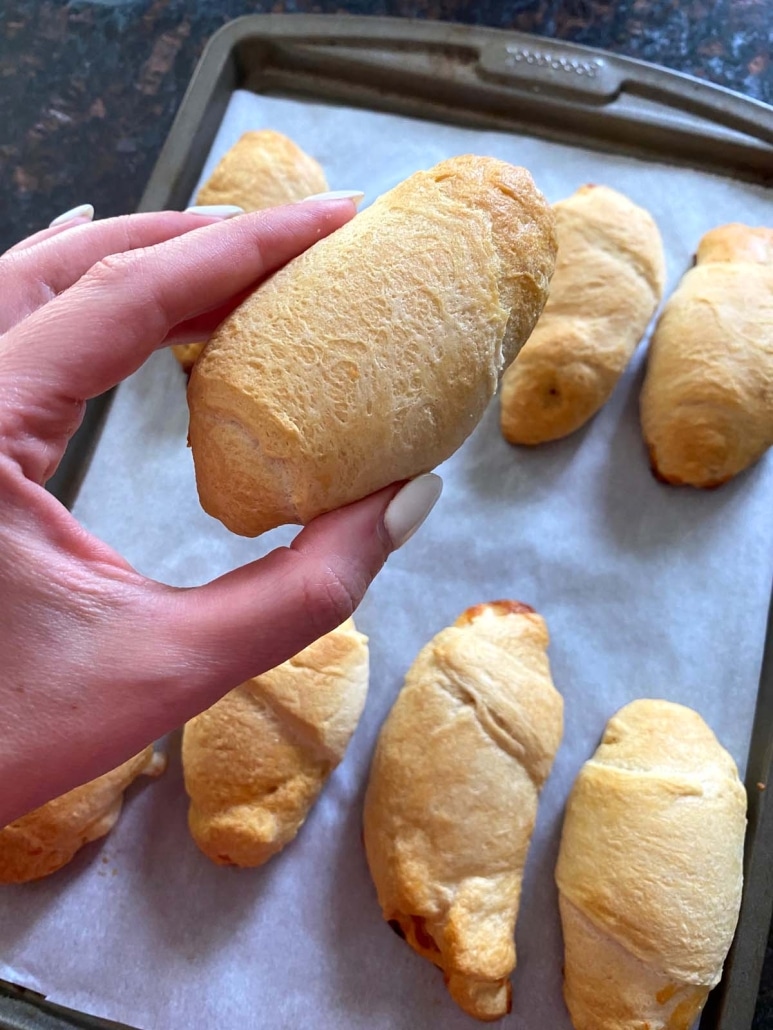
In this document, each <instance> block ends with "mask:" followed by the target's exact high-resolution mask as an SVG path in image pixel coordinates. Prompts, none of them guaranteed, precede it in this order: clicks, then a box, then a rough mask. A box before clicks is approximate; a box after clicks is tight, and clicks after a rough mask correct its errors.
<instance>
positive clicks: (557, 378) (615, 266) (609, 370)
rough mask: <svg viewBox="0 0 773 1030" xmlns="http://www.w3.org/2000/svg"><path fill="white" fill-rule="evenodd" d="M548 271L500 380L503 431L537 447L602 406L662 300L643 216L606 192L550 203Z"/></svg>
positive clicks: (655, 252)
mask: <svg viewBox="0 0 773 1030" xmlns="http://www.w3.org/2000/svg"><path fill="white" fill-rule="evenodd" d="M553 210H554V212H555V215H556V228H557V232H558V259H557V261H556V272H555V275H554V276H553V281H552V283H551V284H550V297H549V299H548V302H547V304H546V305H545V310H544V312H543V313H542V317H541V318H540V320H539V322H538V323H537V327H536V329H535V330H534V332H533V333H532V335H531V337H530V339H529V341H528V343H527V344H526V345H525V346H524V348H523V350H522V351H521V353H520V354H519V355H518V360H517V361H515V362H513V364H512V365H511V366H510V368H509V369H508V370H507V372H506V373H505V376H504V379H503V380H502V398H501V421H502V433H503V434H504V436H505V438H506V439H507V440H509V441H510V443H516V444H538V443H544V442H545V441H546V440H557V439H559V438H560V437H562V436H567V435H568V434H569V433H573V432H574V431H575V430H576V429H579V428H580V426H582V425H584V424H585V423H586V422H587V421H588V419H590V418H591V417H592V416H593V415H595V414H596V412H597V411H599V409H600V408H601V407H602V405H604V404H605V403H606V402H607V401H608V400H609V397H610V395H611V393H612V391H613V389H614V388H615V385H616V383H617V381H618V380H619V379H620V376H621V375H622V374H623V372H624V370H625V368H626V366H627V364H628V362H629V361H630V360H631V357H632V355H633V352H634V351H635V350H636V347H637V345H638V343H639V341H640V340H641V338H642V336H643V335H644V331H645V329H646V328H647V325H648V324H649V322H650V319H651V318H652V316H653V315H654V314H655V310H656V308H657V306H658V304H659V303H660V299H661V297H662V295H663V285H664V282H665V258H664V256H663V243H662V241H661V238H660V233H659V232H658V227H657V225H656V224H655V222H654V220H653V218H652V216H651V215H650V214H649V213H648V212H647V211H645V210H644V209H643V208H641V207H639V206H638V205H636V204H634V203H633V201H631V200H629V199H628V198H627V197H625V196H623V194H622V193H618V192H617V191H616V190H612V189H609V188H608V187H606V186H582V187H581V188H580V189H579V190H577V192H576V193H575V194H573V195H572V196H571V197H569V198H568V199H567V200H562V201H560V202H559V203H557V204H555V205H554V207H553Z"/></svg>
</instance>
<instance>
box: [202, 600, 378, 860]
mask: <svg viewBox="0 0 773 1030" xmlns="http://www.w3.org/2000/svg"><path fill="white" fill-rule="evenodd" d="M367 690H368V645H367V638H366V637H364V636H363V635H362V634H361V633H358V632H357V630H356V629H355V626H354V622H353V621H352V620H351V619H349V620H348V621H347V622H345V623H344V624H343V626H340V627H339V628H338V629H336V630H333V632H332V633H328V634H327V635H326V636H324V637H322V638H320V639H319V640H317V641H316V642H315V643H313V644H311V645H310V646H309V647H307V648H306V649H305V650H303V651H301V652H300V654H297V655H296V656H295V657H294V658H291V659H290V660H289V661H288V662H285V663H284V664H283V665H280V666H278V667H277V668H276V669H272V670H271V671H270V672H266V673H264V674H263V675H262V676H257V677H256V678H255V679H252V680H249V681H248V682H247V683H244V684H242V686H240V687H237V688H236V689H235V690H232V691H231V692H230V693H229V694H226V696H225V697H224V698H222V699H221V700H220V701H218V702H217V704H215V705H213V706H212V708H210V709H208V710H207V711H206V712H203V713H202V714H201V715H197V716H196V718H194V719H192V720H191V721H190V722H189V723H188V724H187V725H186V727H185V730H184V732H183V747H182V760H183V771H184V773H185V789H186V790H187V791H188V794H189V795H190V799H191V804H190V810H189V813H188V824H189V826H190V830H191V834H192V835H193V839H194V840H195V841H196V843H197V844H198V846H199V847H200V848H201V850H202V851H203V852H204V854H205V855H207V856H208V857H209V858H211V859H212V861H213V862H216V863H217V864H218V865H238V866H258V865H262V864H263V862H265V861H267V859H269V858H270V857H271V856H272V855H273V854H275V853H276V852H277V851H281V849H282V848H283V847H284V846H285V844H287V843H289V842H290V841H291V840H292V839H293V838H294V837H295V835H296V834H297V833H298V830H299V829H300V828H301V826H302V825H303V822H304V820H305V819H306V816H307V815H308V814H309V810H310V809H311V806H312V805H313V804H314V802H315V801H316V799H317V796H318V795H319V792H320V790H321V789H322V787H323V785H324V783H325V781H326V780H327V778H328V776H329V775H330V773H331V772H332V771H333V769H335V767H336V766H337V765H338V763H339V762H340V761H341V759H342V758H343V756H344V752H345V751H346V747H347V745H348V743H349V740H350V738H351V736H352V734H353V733H354V731H355V729H356V728H357V723H358V721H359V718H360V715H361V713H362V709H363V705H364V704H365V696H366V694H367Z"/></svg>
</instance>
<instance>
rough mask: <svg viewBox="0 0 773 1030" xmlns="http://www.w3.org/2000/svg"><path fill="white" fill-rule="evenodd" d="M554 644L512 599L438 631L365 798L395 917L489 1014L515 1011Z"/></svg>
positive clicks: (378, 870) (555, 727)
mask: <svg viewBox="0 0 773 1030" xmlns="http://www.w3.org/2000/svg"><path fill="white" fill-rule="evenodd" d="M547 645H548V633H547V629H546V627H545V623H544V622H543V620H542V619H541V618H540V616H539V615H537V614H536V612H534V611H533V609H531V608H529V607H528V606H527V605H523V604H519V603H517V602H513V601H497V602H494V603H492V604H482V605H479V606H477V607H476V608H470V609H469V610H468V611H466V612H465V613H464V614H463V615H462V616H461V617H460V618H459V619H458V620H457V621H456V623H455V624H454V625H453V626H451V627H450V628H448V629H445V630H443V631H442V633H439V634H438V635H437V636H436V637H435V638H434V640H432V641H430V643H429V644H428V645H427V646H426V647H425V648H424V649H423V650H422V651H421V652H420V654H419V656H418V657H417V659H416V661H415V662H414V664H413V666H412V667H411V669H410V670H409V672H408V675H407V676H406V679H405V686H404V687H403V689H402V690H401V692H400V694H399V696H398V698H397V701H396V702H395V705H394V707H393V708H392V711H391V712H390V714H389V717H388V718H387V720H386V722H385V723H384V726H383V728H382V730H381V735H380V737H379V741H378V745H377V747H376V752H375V756H374V758H373V765H372V767H371V771H370V782H369V783H368V789H367V794H366V797H365V849H366V853H367V857H368V864H369V866H370V871H371V874H372V876H373V880H374V883H375V885H376V890H377V892H378V899H379V902H380V904H381V909H382V912H383V914H384V918H385V919H386V920H388V921H389V923H390V925H391V926H392V927H393V929H395V930H396V931H397V932H398V933H399V934H400V936H402V937H404V938H405V939H406V940H407V941H408V943H409V944H410V945H411V947H412V948H413V949H414V950H415V951H417V952H418V953H419V954H420V955H423V956H424V957H425V958H428V959H429V960H430V961H431V962H434V963H435V964H436V965H437V966H439V967H440V968H441V969H442V970H443V973H444V976H445V981H446V985H447V987H448V990H449V991H450V993H451V996H452V997H453V999H454V1000H455V1001H456V1002H457V1004H459V1005H460V1006H461V1007H462V1008H463V1009H464V1010H465V1012H468V1013H469V1014H470V1015H472V1016H475V1017H476V1018H477V1019H482V1020H492V1019H499V1018H500V1017H501V1016H503V1015H504V1014H505V1013H506V1012H509V1011H510V1004H511V987H510V980H509V976H510V973H511V972H512V970H513V969H514V968H515V944H514V941H513V933H514V929H515V920H516V916H517V914H518V904H519V900H520V894H521V881H522V879H523V869H524V865H525V862H526V853H527V851H528V848H529V841H530V839H531V835H532V831H533V829H534V822H535V818H536V815H537V799H538V796H539V792H540V790H541V788H542V785H543V783H544V782H545V780H546V779H547V776H548V774H549V772H550V769H551V766H552V764H553V759H554V757H555V753H556V750H557V749H558V745H559V743H560V741H561V734H562V730H563V702H562V699H561V695H560V694H559V693H558V692H557V691H556V689H555V687H554V686H553V682H552V680H551V678H550V667H549V664H548V659H547V655H546V648H547Z"/></svg>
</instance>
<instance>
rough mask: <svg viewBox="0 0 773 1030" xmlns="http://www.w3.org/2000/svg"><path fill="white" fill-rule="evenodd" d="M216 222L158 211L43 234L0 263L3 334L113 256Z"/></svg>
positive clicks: (0, 328)
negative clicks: (102, 261)
mask: <svg viewBox="0 0 773 1030" xmlns="http://www.w3.org/2000/svg"><path fill="white" fill-rule="evenodd" d="M215 221H218V219H213V218H205V217H203V216H202V215H191V214H183V213H180V212H176V211H160V212H153V213H150V214H141V215H125V216H123V217H121V218H107V219H105V220H104V221H101V222H90V221H88V220H84V219H76V220H74V221H70V222H65V223H64V224H63V225H58V226H54V227H53V228H49V229H44V230H43V231H42V232H39V233H36V234H35V236H31V237H30V238H29V239H27V240H23V241H22V243H20V244H18V245H17V247H15V248H12V249H11V250H9V251H7V253H5V254H4V255H3V256H2V257H0V297H1V298H2V305H1V306H0V333H3V332H7V331H8V330H9V329H10V328H12V327H13V326H14V325H17V324H18V323H19V322H21V320H22V319H24V318H26V317H27V316H28V315H30V314H32V312H33V311H36V310H37V309H38V308H40V307H42V305H44V304H47V303H48V302H49V301H51V300H52V299H53V298H54V297H57V296H58V295H59V294H60V293H63V292H64V291H65V290H66V289H68V288H69V287H70V286H72V285H73V284H74V283H76V282H77V281H78V280H79V279H80V278H81V276H83V275H85V273H86V272H88V271H89V269H90V268H92V267H93V266H94V265H96V264H97V262H98V261H101V260H103V259H104V258H106V257H107V256H108V255H110V254H120V253H122V252H126V251H134V250H139V249H140V248H143V247H151V246H153V245H154V244H157V243H162V242H163V241H164V240H169V239H173V238H174V237H176V236H181V235H182V234H183V233H186V232H190V231H191V230H192V229H200V228H202V226H204V225H210V224H212V223H213V222H215Z"/></svg>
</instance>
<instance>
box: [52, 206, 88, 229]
mask: <svg viewBox="0 0 773 1030" xmlns="http://www.w3.org/2000/svg"><path fill="white" fill-rule="evenodd" d="M93 217H94V205H93V204H79V205H78V207H71V208H70V210H69V211H65V213H64V214H63V215H59V217H58V218H55V219H54V220H53V222H49V223H48V228H49V229H53V228H54V226H55V225H64V224H65V222H72V221H73V219H75V218H88V220H89V221H91V219H92V218H93Z"/></svg>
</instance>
